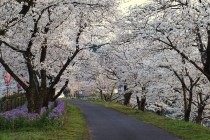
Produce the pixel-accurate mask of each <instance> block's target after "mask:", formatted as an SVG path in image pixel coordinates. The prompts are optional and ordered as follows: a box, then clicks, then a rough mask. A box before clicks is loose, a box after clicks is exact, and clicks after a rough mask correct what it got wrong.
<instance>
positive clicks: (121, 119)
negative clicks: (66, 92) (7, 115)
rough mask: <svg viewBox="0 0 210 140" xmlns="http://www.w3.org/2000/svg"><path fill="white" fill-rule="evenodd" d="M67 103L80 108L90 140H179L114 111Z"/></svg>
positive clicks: (98, 106) (79, 103) (96, 106)
mask: <svg viewBox="0 0 210 140" xmlns="http://www.w3.org/2000/svg"><path fill="white" fill-rule="evenodd" d="M67 102H70V103H72V104H74V105H76V106H77V107H79V108H80V110H81V112H82V113H83V115H84V117H85V119H86V121H87V124H88V128H89V134H90V139H91V140H181V139H179V138H177V137H175V136H172V135H171V134H169V133H168V132H165V131H163V130H161V129H160V128H158V127H155V126H153V125H150V124H147V123H144V122H141V121H139V120H137V119H135V118H133V117H130V116H127V115H125V114H122V113H120V112H118V111H115V110H114V109H111V108H107V107H103V106H100V105H96V104H92V103H88V102H85V101H77V100H67Z"/></svg>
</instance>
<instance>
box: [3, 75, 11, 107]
mask: <svg viewBox="0 0 210 140" xmlns="http://www.w3.org/2000/svg"><path fill="white" fill-rule="evenodd" d="M11 78H12V77H11V75H10V74H9V73H8V72H7V73H5V74H4V82H5V85H6V86H7V93H6V111H8V110H9V104H8V90H9V89H8V86H9V85H10V81H11Z"/></svg>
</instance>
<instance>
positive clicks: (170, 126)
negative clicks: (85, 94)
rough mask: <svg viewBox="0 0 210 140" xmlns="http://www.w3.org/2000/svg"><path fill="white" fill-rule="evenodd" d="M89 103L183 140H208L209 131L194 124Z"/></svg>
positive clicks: (107, 105)
mask: <svg viewBox="0 0 210 140" xmlns="http://www.w3.org/2000/svg"><path fill="white" fill-rule="evenodd" d="M91 102H93V103H96V104H100V105H103V106H105V107H110V108H113V109H115V110H118V111H120V112H122V113H124V114H126V115H129V116H132V117H135V118H137V119H139V120H141V121H143V122H146V123H150V124H153V125H155V126H157V127H159V128H161V129H163V130H166V131H168V132H169V133H171V134H173V135H175V136H178V137H180V138H182V139H185V140H210V130H209V129H208V128H205V127H203V126H201V125H198V124H195V123H191V122H184V121H179V120H172V119H170V118H167V117H164V116H159V115H156V114H154V113H151V112H142V111H139V110H135V109H132V108H129V107H126V106H123V105H120V104H116V103H109V102H101V101H91Z"/></svg>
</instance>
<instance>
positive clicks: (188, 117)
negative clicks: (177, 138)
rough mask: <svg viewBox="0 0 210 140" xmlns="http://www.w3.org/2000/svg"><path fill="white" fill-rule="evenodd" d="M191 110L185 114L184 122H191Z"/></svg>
mask: <svg viewBox="0 0 210 140" xmlns="http://www.w3.org/2000/svg"><path fill="white" fill-rule="evenodd" d="M190 112H191V110H188V109H186V110H185V112H184V121H186V122H189V120H190Z"/></svg>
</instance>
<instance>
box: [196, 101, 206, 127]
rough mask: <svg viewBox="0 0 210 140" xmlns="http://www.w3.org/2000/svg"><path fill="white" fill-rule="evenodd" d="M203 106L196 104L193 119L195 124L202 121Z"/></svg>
mask: <svg viewBox="0 0 210 140" xmlns="http://www.w3.org/2000/svg"><path fill="white" fill-rule="evenodd" d="M203 110H204V106H202V105H199V106H198V111H197V112H198V116H197V117H196V119H195V121H196V123H197V124H201V121H202V115H203Z"/></svg>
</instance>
